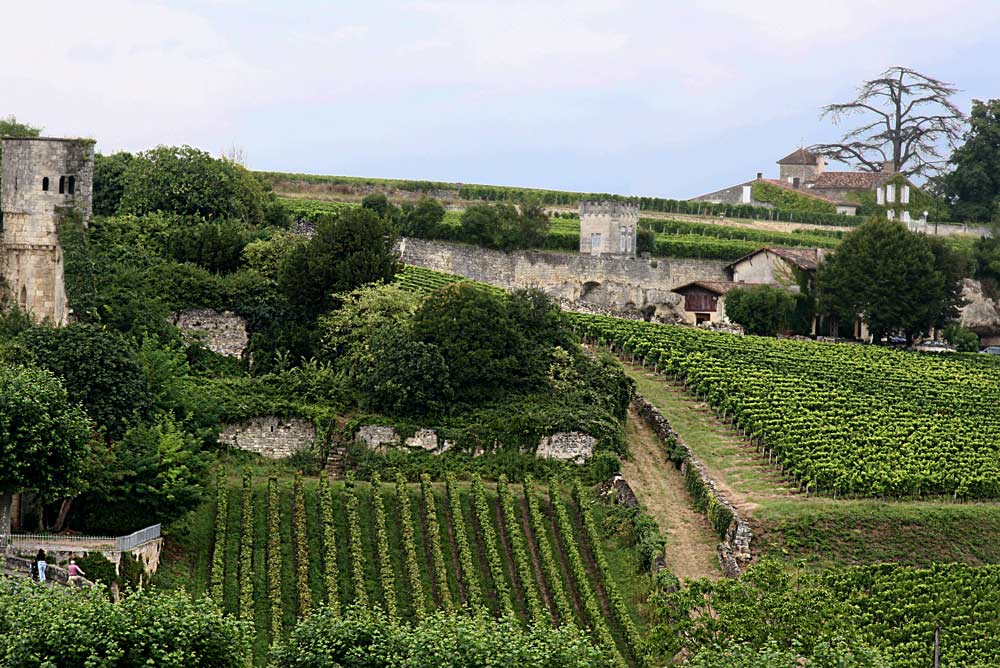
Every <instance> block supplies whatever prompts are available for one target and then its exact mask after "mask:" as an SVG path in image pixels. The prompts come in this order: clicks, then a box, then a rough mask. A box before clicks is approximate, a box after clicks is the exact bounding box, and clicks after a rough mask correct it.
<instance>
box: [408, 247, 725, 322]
mask: <svg viewBox="0 0 1000 668" xmlns="http://www.w3.org/2000/svg"><path fill="white" fill-rule="evenodd" d="M398 249H399V253H400V256H401V258H402V260H403V262H405V263H406V264H412V265H415V266H418V267H426V268H428V269H436V270H438V271H443V272H446V273H449V274H457V275H459V276H464V277H466V278H468V279H471V280H474V281H480V282H482V283H489V284H490V285H495V286H498V287H501V288H504V289H507V290H512V289H517V288H539V289H541V290H542V291H544V292H545V293H546V294H548V295H550V296H552V297H554V298H556V299H565V300H570V301H577V302H586V303H591V304H595V305H598V306H606V307H611V308H615V309H619V310H629V309H633V310H634V309H647V308H648V309H649V310H650V311H655V312H656V313H657V314H659V313H661V311H672V310H673V307H674V306H675V305H676V304H678V303H679V301H680V296H679V295H677V294H676V293H673V292H671V290H672V289H673V288H676V287H678V286H681V285H684V284H685V283H690V282H691V281H697V280H711V281H724V280H727V274H726V271H725V266H726V264H727V263H726V262H723V261H721V260H698V259H680V258H656V259H654V260H647V259H642V258H624V257H607V256H591V255H581V254H579V253H553V252H543V251H515V252H512V253H503V252H501V251H495V250H489V249H486V248H480V247H478V246H471V245H467V244H458V243H451V242H445V241H428V240H425V239H412V238H405V239H402V240H400V242H399V245H398ZM649 307H652V308H649Z"/></svg>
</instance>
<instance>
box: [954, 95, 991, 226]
mask: <svg viewBox="0 0 1000 668" xmlns="http://www.w3.org/2000/svg"><path fill="white" fill-rule="evenodd" d="M948 162H949V164H950V165H951V166H952V171H950V172H949V173H947V174H946V175H945V176H944V178H943V179H942V182H941V189H942V190H943V191H944V195H945V197H946V198H947V199H948V200H949V201H950V202H951V208H952V211H953V212H954V216H955V218H956V219H958V220H969V221H987V220H1000V99H994V100H987V101H986V102H982V101H980V100H973V101H972V111H971V112H970V113H969V128H968V130H967V131H966V133H965V137H964V143H963V144H962V145H961V146H960V147H958V148H957V149H955V151H954V153H952V154H951V158H950V159H949V160H948Z"/></svg>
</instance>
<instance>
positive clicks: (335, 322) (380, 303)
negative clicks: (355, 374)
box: [319, 285, 419, 371]
mask: <svg viewBox="0 0 1000 668" xmlns="http://www.w3.org/2000/svg"><path fill="white" fill-rule="evenodd" d="M337 300H338V301H339V302H340V304H341V306H340V308H338V309H337V310H336V311H332V312H331V313H329V314H327V315H325V316H323V317H321V318H320V322H319V329H320V340H321V346H322V358H323V359H324V360H325V361H329V362H332V363H334V364H336V365H337V366H338V368H341V369H344V370H345V371H346V370H349V367H350V366H351V363H350V362H349V361H348V360H349V358H350V357H351V356H352V355H355V354H357V353H358V352H359V348H360V347H362V346H366V345H367V344H368V342H369V341H370V340H371V339H372V337H373V336H374V335H375V334H376V333H377V332H378V331H379V330H380V329H381V328H383V327H389V328H391V329H400V328H406V327H408V326H409V322H410V320H411V319H412V318H413V314H414V312H415V311H416V310H417V305H418V303H419V299H418V298H417V296H416V295H414V294H413V293H412V292H407V291H406V290H403V289H401V288H400V287H398V286H396V285H369V286H365V287H362V288H358V289H357V290H354V291H352V292H349V293H346V294H343V295H338V297H337ZM377 352H378V351H371V353H372V354H376V353H377ZM364 354H368V353H367V352H365V353H364Z"/></svg>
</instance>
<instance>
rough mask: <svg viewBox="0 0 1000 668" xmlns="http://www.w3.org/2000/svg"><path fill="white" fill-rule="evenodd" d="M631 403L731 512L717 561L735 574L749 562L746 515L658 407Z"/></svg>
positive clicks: (750, 532)
mask: <svg viewBox="0 0 1000 668" xmlns="http://www.w3.org/2000/svg"><path fill="white" fill-rule="evenodd" d="M632 405H633V407H634V408H635V409H636V411H637V412H638V413H639V417H641V418H642V419H643V420H644V421H645V422H646V424H648V425H649V426H650V428H651V429H652V430H653V431H654V432H656V435H657V436H659V438H660V440H661V441H664V443H676V444H677V445H679V446H680V447H681V448H683V449H684V452H685V455H684V460H683V462H682V463H681V471H682V472H686V471H687V469H688V468H693V469H694V470H695V471H696V473H697V475H698V477H699V478H700V480H701V483H702V484H703V485H704V486H705V488H706V489H707V490H708V493H709V494H710V495H711V496H712V498H713V499H715V503H717V504H718V505H719V506H721V507H722V508H724V509H725V510H726V511H728V512H729V513H730V514H731V515H732V520H731V521H730V523H729V527H728V528H727V529H726V534H725V538H724V539H723V541H722V542H721V543H719V547H718V555H719V564H720V565H721V566H722V572H723V573H724V574H725V575H726V577H730V578H734V577H739V575H740V574H741V573H742V572H743V569H744V568H745V567H746V566H747V565H748V564H749V563H750V561H751V559H752V558H753V554H752V553H751V551H750V541H751V540H752V539H753V530H752V528H751V525H750V522H749V519H748V518H746V517H744V516H743V515H742V514H741V513H740V512H739V511H738V510H737V509H736V507H735V506H734V505H733V504H732V502H731V501H730V500H729V499H728V498H727V497H726V495H725V493H723V492H722V491H721V490H719V488H718V486H717V485H716V483H715V480H713V479H712V477H711V475H709V473H708V469H706V468H705V465H704V464H702V462H701V460H700V459H698V457H697V455H695V454H694V452H693V451H692V450H691V448H690V447H689V446H688V444H687V443H685V442H684V439H682V438H681V437H680V435H679V434H678V433H677V432H676V431H674V429H673V427H671V426H670V422H669V421H668V420H667V418H666V417H664V415H663V414H662V413H661V412H660V410H659V409H658V408H657V407H656V406H654V405H653V404H651V403H649V402H648V401H646V399H644V398H643V397H641V396H639V395H636V396H635V398H634V399H633V400H632Z"/></svg>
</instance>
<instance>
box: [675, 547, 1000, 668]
mask: <svg viewBox="0 0 1000 668" xmlns="http://www.w3.org/2000/svg"><path fill="white" fill-rule="evenodd" d="M706 601H707V602H709V603H708V605H706ZM659 604H660V607H659V612H660V614H662V615H663V617H662V618H661V619H662V620H663V621H664V622H665V626H666V627H668V628H669V632H668V634H667V637H669V638H671V639H672V640H673V644H672V645H671V647H670V649H671V650H672V651H677V650H679V649H683V650H684V651H687V652H689V653H693V654H695V655H697V654H699V653H700V652H707V653H712V652H714V651H717V647H718V645H722V646H727V645H730V646H739V645H740V644H742V643H751V644H753V645H755V646H757V647H758V648H759V647H760V646H761V645H765V644H766V641H767V640H768V639H771V640H775V641H777V642H778V643H779V644H782V645H786V646H787V645H792V644H793V642H794V644H795V645H798V647H799V648H800V651H803V652H805V653H806V654H807V655H808V654H812V653H813V652H814V651H816V649H817V648H818V647H819V646H821V645H823V644H828V643H831V642H832V643H836V642H838V640H839V641H844V640H847V643H848V645H849V646H851V647H853V648H856V647H858V646H860V645H864V646H867V647H870V648H872V649H874V650H875V651H877V652H878V653H879V654H880V655H881V657H882V658H884V660H885V662H884V663H883V662H879V663H850V664H843V663H836V664H834V663H822V664H821V665H824V666H826V665H852V666H853V665H858V666H860V665H865V666H868V665H873V666H874V665H878V666H883V665H884V666H892V668H924V667H928V666H933V665H935V663H934V639H935V634H936V633H937V635H938V639H939V652H940V665H941V666H945V667H958V666H961V667H964V668H986V667H987V666H996V665H998V663H1000V643H997V641H996V639H997V638H998V637H1000V619H998V617H997V614H996V611H997V609H998V606H1000V567H997V566H979V567H971V566H966V565H961V564H939V565H934V566H932V567H930V568H926V569H913V568H905V567H900V566H896V565H891V564H882V565H876V566H866V567H856V568H838V569H833V570H831V571H829V572H827V573H824V574H817V575H812V574H802V573H787V572H781V571H780V570H776V569H775V568H774V564H773V562H768V563H764V564H762V565H761V566H758V567H756V568H755V569H754V570H752V571H751V573H750V575H749V577H747V578H744V579H742V580H728V581H719V582H715V583H708V582H705V581H702V582H700V583H697V584H695V585H694V586H692V587H691V588H690V589H688V590H683V591H680V592H677V593H676V594H670V595H667V596H665V597H664V598H662V599H661V600H660V601H659ZM708 610H710V611H711V612H710V613H707V611H708ZM775 615H778V617H775ZM777 620H780V621H778V623H775V622H776V621H777ZM674 639H676V640H674ZM712 665H716V664H712ZM720 665H721V664H720ZM740 665H746V664H740ZM754 665H763V664H754ZM770 665H791V664H789V663H783V662H776V663H774V664H770ZM808 665H813V664H808Z"/></svg>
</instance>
